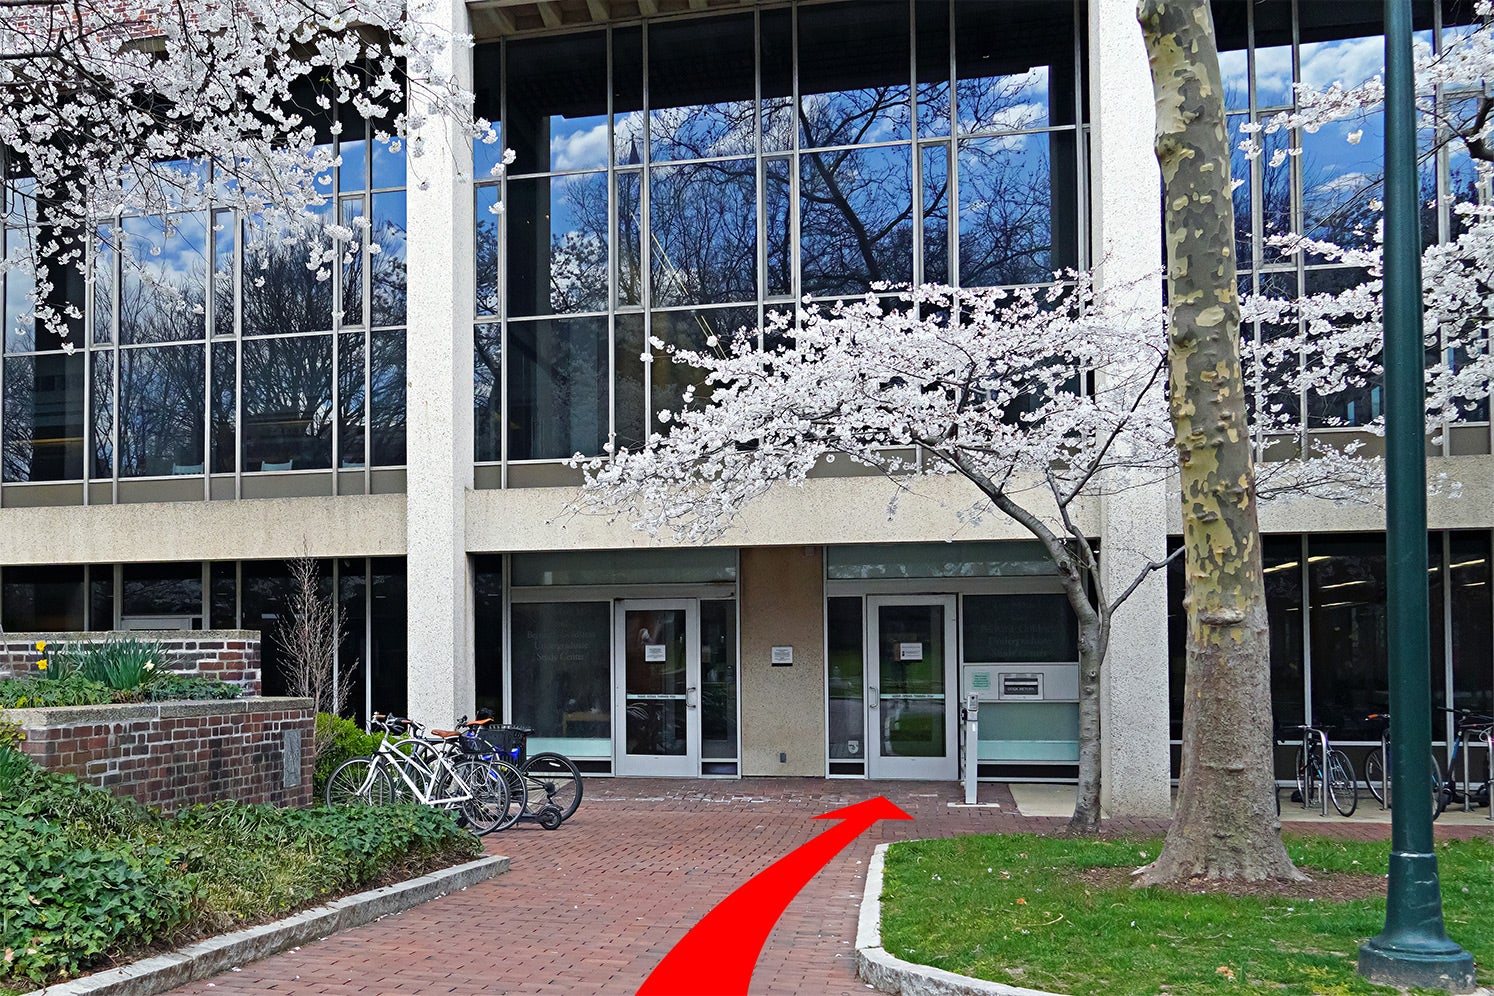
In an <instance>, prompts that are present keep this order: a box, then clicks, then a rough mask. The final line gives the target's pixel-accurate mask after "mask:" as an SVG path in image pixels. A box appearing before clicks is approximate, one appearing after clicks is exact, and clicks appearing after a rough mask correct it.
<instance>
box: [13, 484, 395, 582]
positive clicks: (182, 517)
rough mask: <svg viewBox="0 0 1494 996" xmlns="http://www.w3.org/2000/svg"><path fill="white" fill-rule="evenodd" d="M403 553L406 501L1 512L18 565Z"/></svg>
mask: <svg viewBox="0 0 1494 996" xmlns="http://www.w3.org/2000/svg"><path fill="white" fill-rule="evenodd" d="M404 552H405V496H404V495H356V496H353V495H349V496H344V497H339V498H332V497H327V498H254V499H245V500H243V501H197V502H153V503H148V504H139V505H92V506H87V507H84V506H67V507H48V508H7V509H0V563H4V564H12V565H14V564H87V563H96V564H98V563H102V564H110V563H126V564H128V563H142V562H146V563H148V562H151V561H179V560H265V559H278V558H281V557H299V556H302V555H303V554H304V555H307V556H312V557H390V556H402V555H403V554H404Z"/></svg>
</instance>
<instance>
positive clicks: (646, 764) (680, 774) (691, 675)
mask: <svg viewBox="0 0 1494 996" xmlns="http://www.w3.org/2000/svg"><path fill="white" fill-rule="evenodd" d="M650 610H664V611H669V610H680V611H683V612H684V613H685V686H686V691H685V753H684V754H683V755H679V756H676V755H670V754H629V753H628V752H627V751H628V728H627V723H628V700H627V680H628V673H627V670H628V669H627V633H626V626H625V622H626V620H627V614H628V613H629V612H647V611H650ZM612 715H614V716H616V717H617V722H616V724H615V725H614V727H613V730H612V757H613V762H612V764H613V767H612V770H613V772H614V773H615V774H617V775H620V776H623V777H628V776H632V777H653V778H695V777H698V776H699V775H700V599H698V598H626V599H623V598H620V599H616V600H614V601H613V603H612Z"/></svg>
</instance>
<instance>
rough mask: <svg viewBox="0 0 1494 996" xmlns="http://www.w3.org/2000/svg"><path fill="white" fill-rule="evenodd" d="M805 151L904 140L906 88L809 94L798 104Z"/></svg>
mask: <svg viewBox="0 0 1494 996" xmlns="http://www.w3.org/2000/svg"><path fill="white" fill-rule="evenodd" d="M800 104H801V106H802V109H803V117H802V119H801V120H800V125H801V126H802V128H803V131H804V135H803V141H804V146H805V147H806V148H811V147H817V146H826V145H865V144H870V143H873V142H895V141H901V140H903V139H906V138H907V137H908V131H909V127H908V125H909V122H908V88H907V87H905V86H894V87H878V88H876V89H870V90H853V91H849V92H845V93H811V94H805V95H804V97H803V98H802V99H801V100H800Z"/></svg>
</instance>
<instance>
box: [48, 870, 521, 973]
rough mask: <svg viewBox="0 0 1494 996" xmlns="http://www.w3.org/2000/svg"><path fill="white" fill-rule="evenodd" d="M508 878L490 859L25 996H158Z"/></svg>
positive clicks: (377, 890) (191, 945)
mask: <svg viewBox="0 0 1494 996" xmlns="http://www.w3.org/2000/svg"><path fill="white" fill-rule="evenodd" d="M506 871H508V858H505V857H502V856H499V855H488V856H486V857H482V858H478V859H477V860H476V861H468V862H467V863H465V864H460V865H454V866H452V867H451V868H443V869H442V870H441V871H438V872H433V873H431V874H429V875H422V876H421V877H420V878H412V879H410V880H409V881H408V882H400V883H399V884H397V885H386V886H384V887H383V888H381V889H371V890H369V891H368V892H360V893H358V894H356V895H352V896H346V897H344V898H342V899H338V900H335V901H334V902H330V903H328V904H326V905H325V906H317V907H314V908H312V909H309V910H302V911H301V912H300V913H296V914H294V915H292V916H288V917H286V918H285V919H284V920H276V921H275V922H274V923H266V924H261V925H260V926H258V927H249V928H247V929H245V930H239V931H235V932H234V933H232V934H223V935H222V936H219V937H210V938H208V939H207V940H205V941H198V942H197V943H196V944H189V945H187V946H186V947H184V948H181V949H179V950H176V951H170V952H168V953H166V954H163V955H157V956H156V957H154V958H144V959H141V960H140V961H136V962H131V963H130V964H128V965H123V966H121V967H119V968H112V969H108V970H107V971H103V972H95V973H94V974H93V975H87V976H84V977H83V978H81V979H74V980H72V981H71V982H59V983H58V984H57V985H55V986H48V987H46V988H45V989H37V990H34V991H32V992H30V993H27V994H26V996H154V994H155V993H163V992H166V991H167V990H169V989H175V988H176V987H178V986H184V985H186V984H187V983H189V982H196V981H197V980H198V979H204V978H207V977H208V976H210V975H218V974H220V973H222V972H226V971H228V970H229V969H230V968H233V967H235V966H237V965H243V964H245V963H246V962H251V961H256V960H258V959H260V958H267V957H269V956H270V955H272V954H276V953H277V952H280V951H284V950H285V949H287V948H292V947H295V946H296V945H298V944H306V943H307V942H309V941H314V940H317V939H319V938H323V937H326V936H327V935H329V934H335V933H337V932H338V931H339V930H347V929H348V928H349V927H357V926H360V925H362V924H365V923H368V922H370V921H372V920H377V919H378V918H379V917H381V916H387V915H389V914H390V913H398V912H400V911H401V910H407V909H409V908H411V907H412V906H418V905H419V904H421V903H424V902H427V901H429V900H432V899H438V898H440V897H441V896H444V895H446V894H447V893H451V892H457V891H459V890H461V889H465V888H467V886H469V885H476V884H477V883H478V882H482V881H485V880H487V879H490V878H492V877H493V876H495V875H501V874H503V873H504V872H506Z"/></svg>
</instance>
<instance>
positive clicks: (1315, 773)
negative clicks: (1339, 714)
mask: <svg viewBox="0 0 1494 996" xmlns="http://www.w3.org/2000/svg"><path fill="white" fill-rule="evenodd" d="M1295 729H1296V730H1298V731H1299V732H1300V733H1301V734H1302V743H1301V745H1300V746H1299V747H1298V748H1297V797H1298V798H1300V799H1301V800H1302V808H1303V809H1311V808H1312V807H1313V806H1318V807H1320V808H1321V810H1322V812H1323V815H1325V816H1326V815H1327V814H1328V803H1329V802H1332V803H1333V808H1334V809H1336V810H1338V812H1339V815H1340V816H1352V815H1353V813H1354V810H1355V809H1357V808H1359V786H1358V784H1357V779H1356V778H1355V777H1354V765H1353V763H1352V762H1350V760H1349V756H1348V755H1347V754H1345V753H1344V752H1343V751H1341V750H1339V749H1337V748H1336V747H1334V746H1333V745H1332V744H1330V743H1329V742H1328V728H1327V727H1325V726H1307V725H1298V726H1297V727H1295ZM1325 795H1326V796H1327V798H1326V799H1325V798H1324V796H1325Z"/></svg>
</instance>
